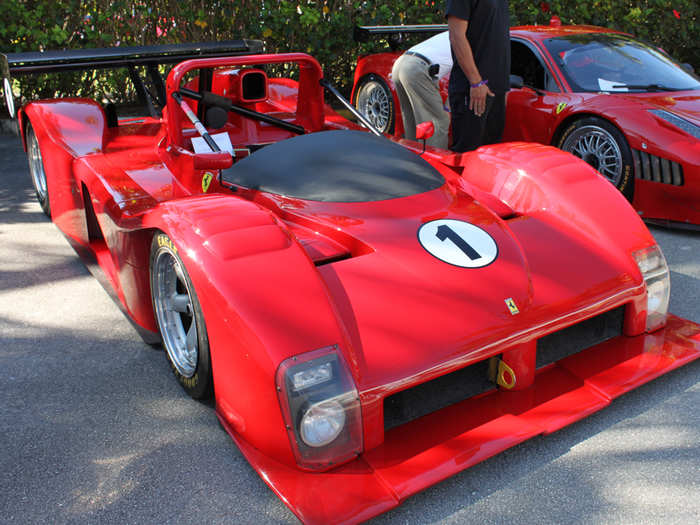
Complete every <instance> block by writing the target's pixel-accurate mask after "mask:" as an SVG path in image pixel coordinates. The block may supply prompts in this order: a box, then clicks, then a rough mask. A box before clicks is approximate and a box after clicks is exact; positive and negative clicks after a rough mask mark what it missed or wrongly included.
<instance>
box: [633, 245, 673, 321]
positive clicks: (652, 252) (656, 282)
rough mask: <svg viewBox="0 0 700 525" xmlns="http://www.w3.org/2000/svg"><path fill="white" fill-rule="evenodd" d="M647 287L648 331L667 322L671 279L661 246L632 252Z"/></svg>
mask: <svg viewBox="0 0 700 525" xmlns="http://www.w3.org/2000/svg"><path fill="white" fill-rule="evenodd" d="M632 256H633V257H634V260H635V261H636V262H637V266H639V271H640V272H642V277H643V278H644V283H645V284H646V287H647V326H646V330H647V332H651V331H652V330H656V329H657V328H661V327H662V326H664V325H665V324H666V314H667V313H668V301H669V298H670V296H671V279H670V277H669V273H668V266H667V265H666V259H665V257H664V254H663V252H662V251H661V248H659V246H658V245H654V246H649V247H647V248H644V249H643V250H639V251H636V252H634V253H633V254H632Z"/></svg>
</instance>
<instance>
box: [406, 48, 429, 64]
mask: <svg viewBox="0 0 700 525" xmlns="http://www.w3.org/2000/svg"><path fill="white" fill-rule="evenodd" d="M404 55H411V56H414V57H416V58H420V59H421V60H422V61H423V62H425V63H426V64H428V65H429V66H430V65H432V64H433V63H432V62H431V61H430V60H429V59H428V57H426V56H424V55H421V54H420V53H416V52H415V51H406V52H405V53H404Z"/></svg>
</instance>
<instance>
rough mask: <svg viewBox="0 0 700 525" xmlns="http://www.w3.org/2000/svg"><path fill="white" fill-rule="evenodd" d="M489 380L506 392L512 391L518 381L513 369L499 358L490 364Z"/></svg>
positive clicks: (493, 359)
mask: <svg viewBox="0 0 700 525" xmlns="http://www.w3.org/2000/svg"><path fill="white" fill-rule="evenodd" d="M489 379H490V380H491V381H494V382H495V383H496V384H497V385H498V386H502V387H503V388H505V389H506V390H512V389H513V387H514V386H515V383H516V381H517V380H516V378H515V372H513V369H512V368H511V367H509V366H508V365H507V364H505V363H504V362H503V360H501V359H499V358H498V357H492V358H491V360H490V362H489Z"/></svg>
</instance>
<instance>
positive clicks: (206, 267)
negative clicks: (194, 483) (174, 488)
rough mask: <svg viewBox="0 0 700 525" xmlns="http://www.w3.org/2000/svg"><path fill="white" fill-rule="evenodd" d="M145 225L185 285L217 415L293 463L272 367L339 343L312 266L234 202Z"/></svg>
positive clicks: (192, 208) (177, 207)
mask: <svg viewBox="0 0 700 525" xmlns="http://www.w3.org/2000/svg"><path fill="white" fill-rule="evenodd" d="M144 226H145V227H147V228H153V229H158V230H162V231H164V232H165V233H166V234H167V235H168V236H169V237H170V239H171V240H172V242H173V243H174V245H175V247H176V248H177V251H178V253H179V254H180V257H181V259H182V260H183V262H184V264H185V267H186V269H187V271H188V273H189V275H190V278H191V279H192V283H193V284H194V287H195V291H196V293H197V296H198V298H199V302H200V303H201V306H202V310H203V313H204V318H205V322H206V325H207V332H208V335H209V342H210V347H211V360H212V367H213V374H214V391H215V395H216V403H217V411H218V412H219V414H220V416H222V417H223V418H224V419H225V420H226V421H227V423H229V426H230V427H231V428H233V429H234V431H235V432H236V433H237V434H238V435H239V436H240V437H242V438H243V439H245V440H246V441H247V442H248V443H250V444H251V445H253V446H254V447H255V448H257V449H258V450H260V451H261V452H262V453H263V454H265V455H267V456H270V457H272V458H275V459H276V460H277V461H281V462H284V463H287V464H290V465H294V464H295V460H294V456H293V454H292V452H291V448H290V444H289V440H288V437H287V432H286V430H285V425H284V423H283V420H282V416H281V412H280V408H279V401H278V398H277V392H276V390H275V372H276V370H277V367H278V366H279V364H280V363H281V362H282V361H283V360H284V359H286V358H288V357H292V356H294V355H298V354H301V353H304V352H308V351H311V350H315V349H318V348H322V347H326V346H329V345H332V344H338V345H339V346H340V347H341V348H342V347H344V346H345V345H346V342H345V337H344V336H343V332H342V330H341V327H340V325H339V322H338V320H337V318H336V315H335V313H334V310H333V307H332V306H331V302H330V299H329V294H328V291H327V289H326V287H325V285H324V284H323V281H322V280H321V279H320V278H319V276H318V273H317V271H316V267H315V266H314V264H313V263H312V262H311V260H310V259H309V257H308V255H307V254H306V252H305V251H304V250H303V249H302V248H301V247H300V246H299V244H298V243H297V241H296V240H295V239H294V237H293V236H292V235H290V233H289V232H288V230H287V228H286V226H285V225H284V224H283V223H281V222H280V221H279V220H278V219H277V218H276V217H275V216H274V215H273V214H272V213H271V212H270V211H269V210H266V209H264V208H262V207H260V206H258V205H257V204H254V203H251V202H249V201H244V200H242V199H239V198H237V197H232V196H224V195H211V196H202V197H197V198H188V199H183V200H177V201H169V202H167V203H164V204H162V205H161V206H159V207H158V208H157V209H155V210H153V212H151V213H149V214H148V215H147V216H146V217H145V218H144Z"/></svg>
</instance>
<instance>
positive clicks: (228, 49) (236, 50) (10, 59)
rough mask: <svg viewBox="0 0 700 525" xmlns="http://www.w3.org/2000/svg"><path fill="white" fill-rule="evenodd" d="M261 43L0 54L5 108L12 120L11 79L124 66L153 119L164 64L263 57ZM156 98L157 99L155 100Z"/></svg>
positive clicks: (160, 95)
mask: <svg viewBox="0 0 700 525" xmlns="http://www.w3.org/2000/svg"><path fill="white" fill-rule="evenodd" d="M262 51H263V43H262V42H261V41H260V40H247V39H240V40H228V41H223V42H201V43H193V44H165V45H157V46H133V47H121V46H119V47H109V48H93V49H67V50H64V51H44V52H28V53H8V54H4V55H3V54H0V74H2V89H3V93H4V99H5V106H6V107H7V110H8V112H9V113H10V118H15V116H16V114H17V111H16V107H15V103H14V97H13V94H12V78H13V77H19V76H22V75H31V74H39V73H56V72H60V71H81V70H93V69H115V68H121V67H125V68H127V69H128V71H129V76H130V77H131V80H132V81H133V83H134V86H135V88H136V92H137V94H138V97H139V100H140V101H141V103H142V104H143V105H144V106H145V107H146V108H147V109H148V111H149V113H150V114H151V115H152V116H157V112H156V110H155V105H154V102H157V103H158V105H160V106H164V105H165V82H164V80H163V77H162V75H161V74H160V72H159V70H158V66H159V65H162V64H175V63H178V62H182V61H184V60H187V59H190V58H201V57H220V56H237V55H252V54H260V53H262ZM136 66H145V67H146V70H147V72H148V75H149V77H150V79H151V81H152V83H153V85H154V86H155V91H156V92H155V93H149V91H148V90H147V89H146V87H145V84H144V81H143V78H141V76H140V75H139V73H138V71H137V70H136ZM154 99H155V100H154Z"/></svg>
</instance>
